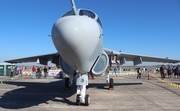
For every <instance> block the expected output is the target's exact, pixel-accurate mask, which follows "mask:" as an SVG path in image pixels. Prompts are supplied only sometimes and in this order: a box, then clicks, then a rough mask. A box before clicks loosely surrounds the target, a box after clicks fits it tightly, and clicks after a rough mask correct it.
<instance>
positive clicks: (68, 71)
mask: <svg viewBox="0 0 180 111" xmlns="http://www.w3.org/2000/svg"><path fill="white" fill-rule="evenodd" d="M59 64H60V67H61V68H62V70H63V72H64V73H66V74H68V75H71V74H74V72H75V70H74V69H73V68H72V67H71V66H69V65H68V64H67V63H66V62H65V61H64V60H63V58H62V57H60V59H59Z"/></svg>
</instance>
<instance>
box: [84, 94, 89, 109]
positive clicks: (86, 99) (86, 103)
mask: <svg viewBox="0 0 180 111" xmlns="http://www.w3.org/2000/svg"><path fill="white" fill-rule="evenodd" d="M89 104H90V96H89V94H86V96H85V105H86V106H89Z"/></svg>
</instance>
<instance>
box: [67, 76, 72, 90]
mask: <svg viewBox="0 0 180 111" xmlns="http://www.w3.org/2000/svg"><path fill="white" fill-rule="evenodd" d="M72 83H73V78H71V77H70V78H66V79H65V89H69V88H70V86H71V85H72Z"/></svg>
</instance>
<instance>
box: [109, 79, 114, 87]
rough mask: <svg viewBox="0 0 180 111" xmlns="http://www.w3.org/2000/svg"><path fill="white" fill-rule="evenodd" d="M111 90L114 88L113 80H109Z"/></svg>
mask: <svg viewBox="0 0 180 111" xmlns="http://www.w3.org/2000/svg"><path fill="white" fill-rule="evenodd" d="M109 88H114V82H113V78H110V79H109Z"/></svg>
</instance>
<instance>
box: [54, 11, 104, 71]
mask: <svg viewBox="0 0 180 111" xmlns="http://www.w3.org/2000/svg"><path fill="white" fill-rule="evenodd" d="M78 14H79V15H74V14H73V12H72V11H69V12H67V13H66V14H64V15H63V16H62V17H61V18H59V19H58V20H57V21H56V22H55V23H54V25H53V27H52V40H53V43H54V45H55V47H56V49H57V51H58V53H59V54H60V56H61V57H62V58H63V60H64V61H66V62H67V63H68V65H69V66H71V67H72V68H73V69H74V70H75V71H77V70H78V71H79V72H81V73H86V72H89V71H90V70H91V68H92V66H93V64H94V63H95V61H96V59H97V58H98V57H99V56H100V55H101V54H102V51H103V38H102V24H101V22H100V19H99V17H98V16H97V14H95V13H94V12H92V11H89V10H84V9H78Z"/></svg>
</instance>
